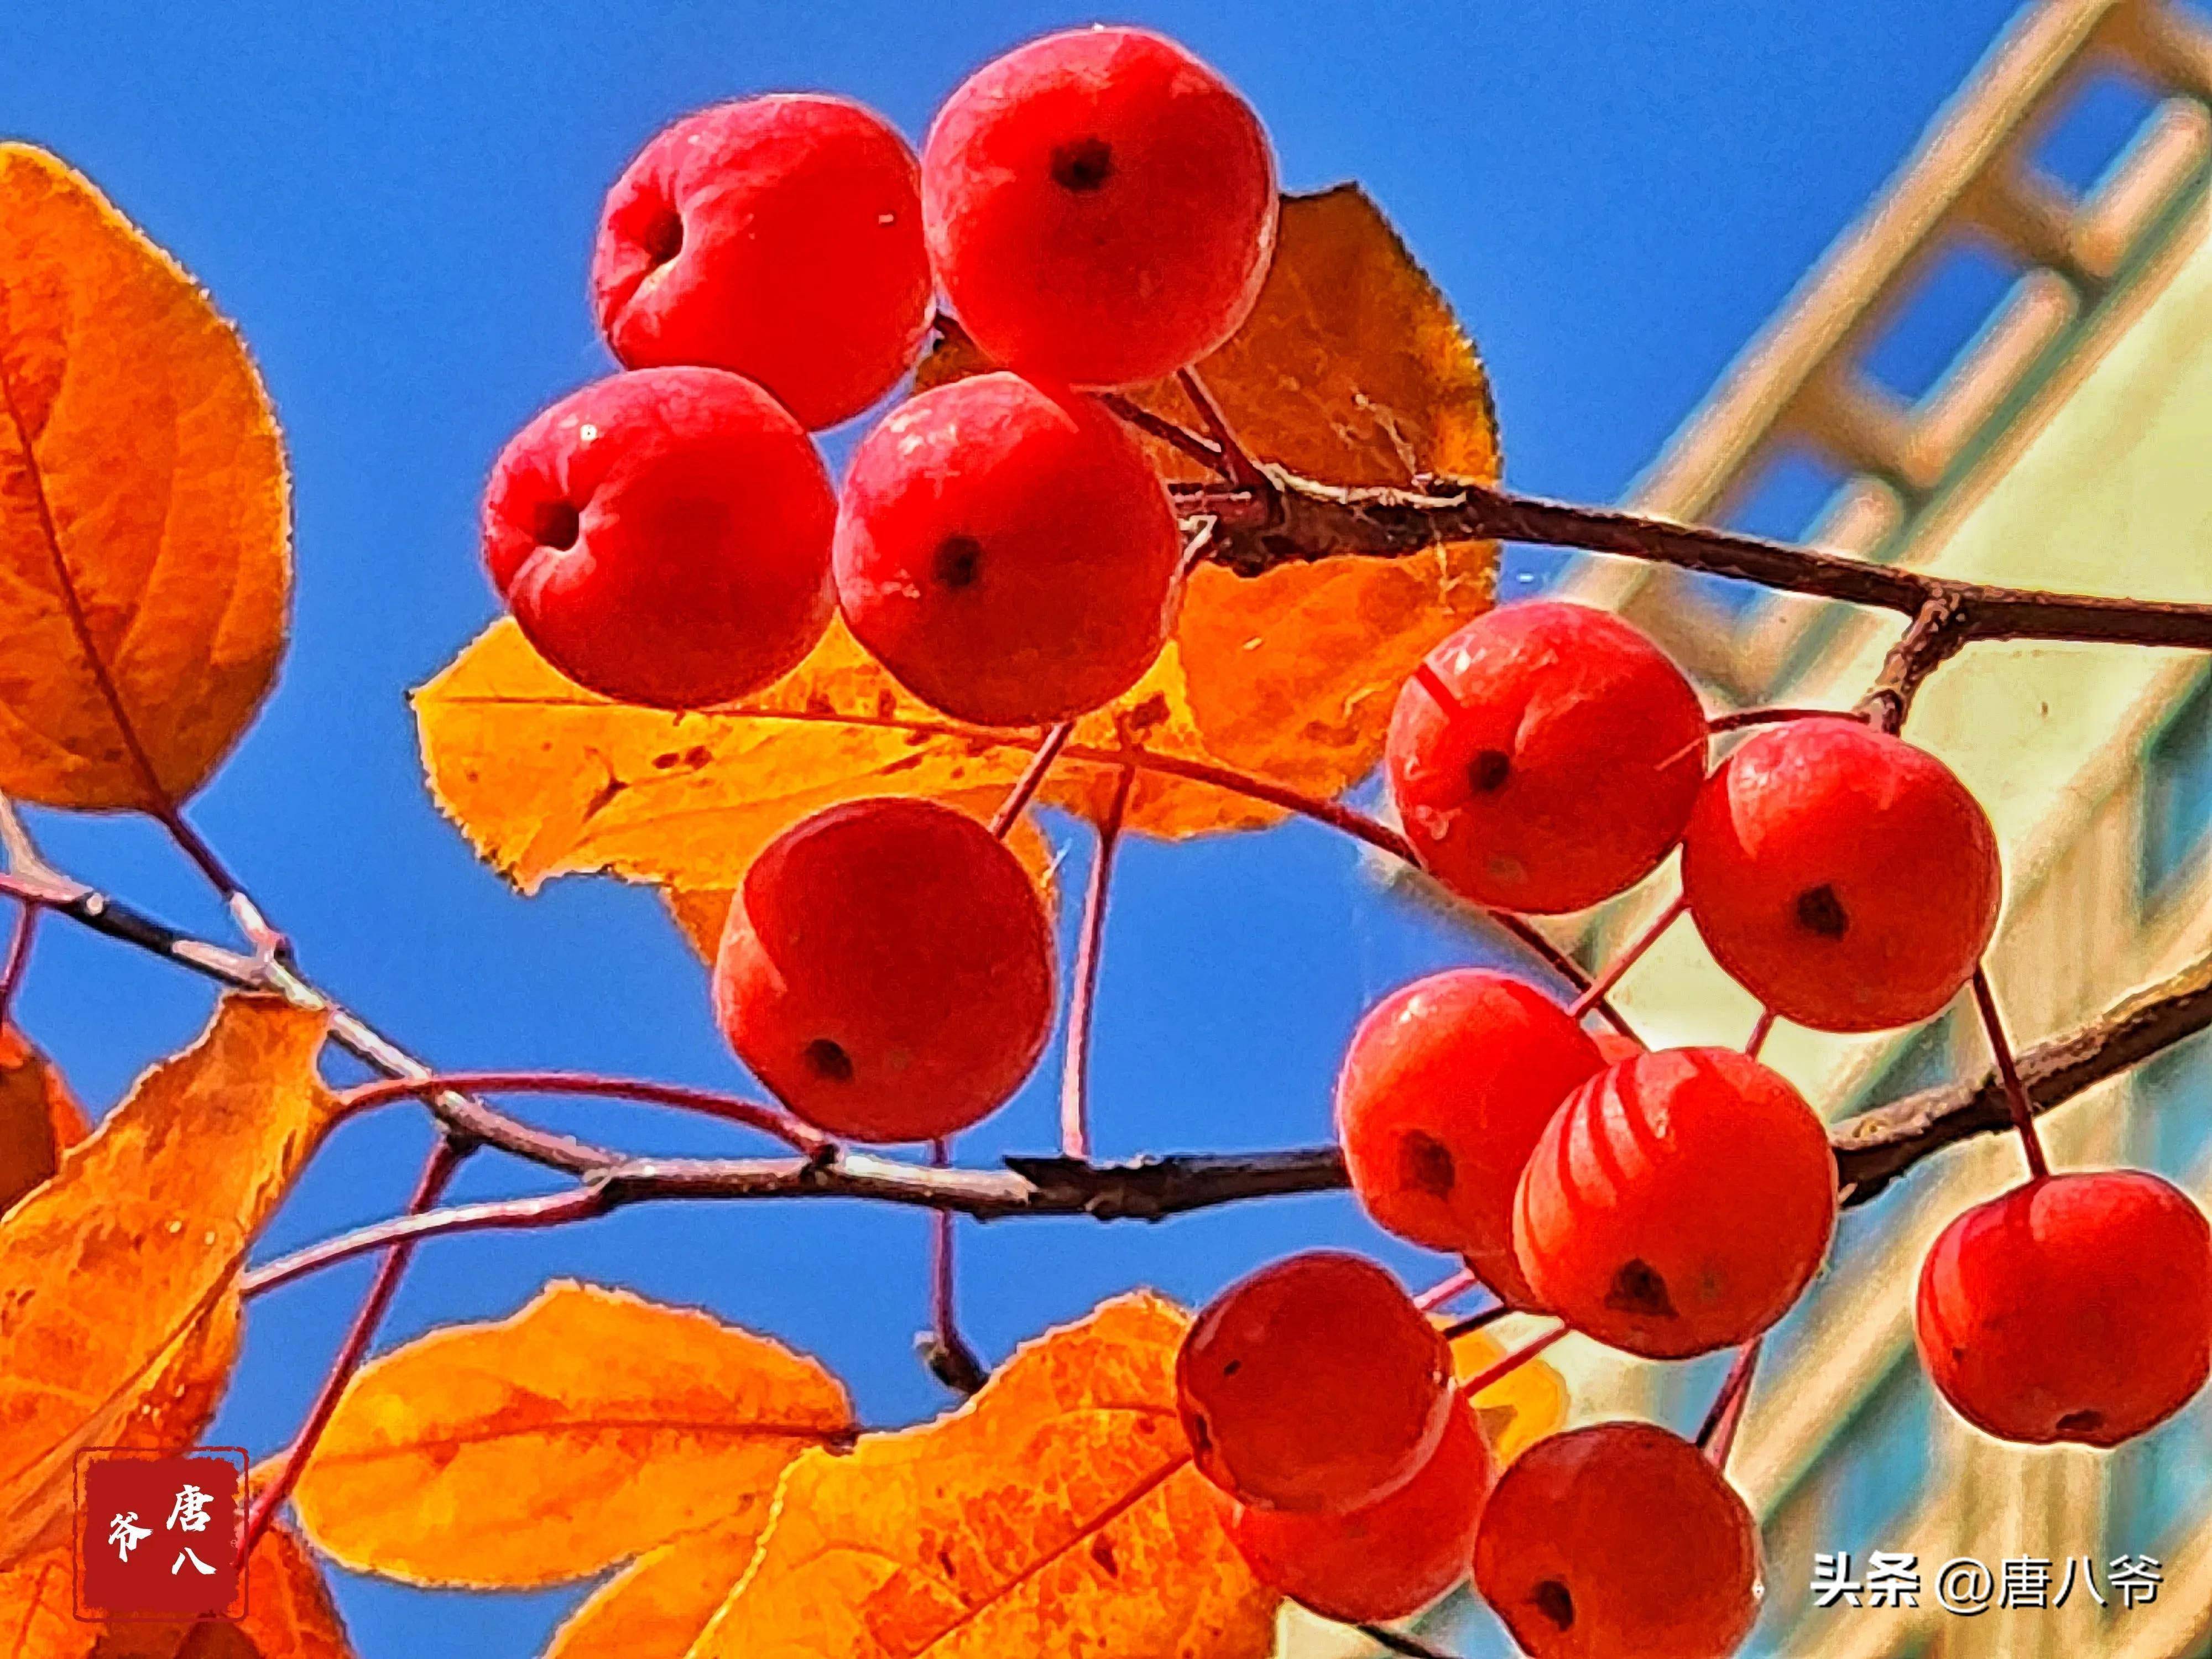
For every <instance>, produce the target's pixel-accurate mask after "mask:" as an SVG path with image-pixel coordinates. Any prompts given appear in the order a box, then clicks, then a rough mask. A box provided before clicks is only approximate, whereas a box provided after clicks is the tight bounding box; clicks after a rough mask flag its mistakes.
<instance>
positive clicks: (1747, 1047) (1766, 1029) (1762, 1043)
mask: <svg viewBox="0 0 2212 1659" xmlns="http://www.w3.org/2000/svg"><path fill="white" fill-rule="evenodd" d="M1773 1030H1774V1010H1773V1009H1771V1008H1762V1009H1760V1010H1759V1023H1758V1024H1755V1025H1753V1027H1752V1028H1751V1038H1750V1041H1748V1042H1746V1043H1745V1044H1744V1045H1743V1052H1744V1057H1745V1058H1746V1059H1747V1060H1757V1059H1758V1058H1759V1050H1760V1049H1762V1048H1765V1047H1766V1039H1767V1038H1768V1036H1771V1034H1772V1032H1773Z"/></svg>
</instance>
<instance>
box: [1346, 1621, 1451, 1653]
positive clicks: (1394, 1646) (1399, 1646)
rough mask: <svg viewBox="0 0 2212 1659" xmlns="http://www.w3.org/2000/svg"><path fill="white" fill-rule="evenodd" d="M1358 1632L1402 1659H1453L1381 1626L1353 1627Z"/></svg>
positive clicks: (1437, 1649) (1436, 1649) (1442, 1651)
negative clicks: (1402, 1657) (1402, 1658)
mask: <svg viewBox="0 0 2212 1659" xmlns="http://www.w3.org/2000/svg"><path fill="white" fill-rule="evenodd" d="M1352 1629H1354V1630H1356V1631H1358V1632H1359V1633H1360V1634H1361V1635H1362V1636H1364V1637H1365V1638H1367V1639H1368V1640H1369V1641H1370V1642H1372V1643H1374V1644H1376V1646H1378V1647H1384V1648H1388V1649H1389V1650H1390V1651H1391V1652H1393V1653H1395V1654H1400V1655H1402V1656H1404V1659H1455V1656H1453V1655H1451V1654H1449V1653H1446V1652H1445V1651H1444V1650H1443V1649H1442V1648H1432V1647H1431V1646H1430V1645H1429V1644H1427V1643H1425V1642H1416V1641H1415V1640H1414V1639H1413V1638H1412V1637H1410V1636H1401V1635H1400V1634H1399V1633H1398V1632H1396V1631H1395V1630H1391V1629H1389V1628H1388V1627H1387V1626H1382V1625H1354V1626H1352Z"/></svg>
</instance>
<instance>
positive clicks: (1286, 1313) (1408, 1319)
mask: <svg viewBox="0 0 2212 1659" xmlns="http://www.w3.org/2000/svg"><path fill="white" fill-rule="evenodd" d="M1452 1387H1453V1385H1452V1365H1451V1353H1450V1350H1449V1348H1448V1347H1447V1346H1446V1345H1445V1342H1444V1340H1443V1336H1442V1335H1441V1334H1439V1333H1438V1331H1437V1328H1436V1327H1435V1326H1434V1325H1432V1324H1431V1323H1430V1322H1429V1321H1428V1320H1427V1318H1426V1317H1425V1316H1423V1315H1422V1313H1421V1312H1420V1310H1419V1309H1417V1308H1415V1307H1414V1306H1413V1298H1412V1297H1409V1296H1407V1294H1406V1292H1405V1291H1404V1290H1403V1289H1402V1288H1401V1286H1400V1285H1399V1284H1398V1281H1397V1280H1396V1279H1393V1278H1391V1277H1390V1275H1389V1273H1385V1272H1384V1271H1383V1269H1382V1268H1381V1267H1377V1266H1376V1265H1375V1263H1373V1262H1371V1261H1367V1260H1365V1259H1364V1258H1363V1257H1360V1256H1356V1255H1348V1254H1346V1252H1344V1251H1341V1250H1307V1251H1304V1252H1303V1253H1301V1254H1300V1255H1291V1256H1285V1257H1284V1258H1283V1259H1282V1260H1281V1261H1275V1262H1271V1263H1269V1264H1268V1265H1267V1267H1261V1269H1259V1271H1257V1272H1256V1273H1250V1274H1248V1275H1247V1276H1246V1277H1244V1278H1243V1279H1239V1280H1237V1283H1236V1284H1234V1285H1231V1286H1230V1287H1229V1288H1228V1289H1227V1290H1225V1291H1223V1292H1222V1293H1221V1294H1220V1295H1219V1296H1218V1297H1214V1299H1213V1300H1212V1302H1211V1303H1209V1304H1207V1305H1206V1308H1205V1310H1203V1311H1202V1312H1200V1315H1199V1316H1198V1318H1197V1320H1196V1322H1194V1323H1193V1325H1192V1326H1191V1328H1190V1330H1189V1332H1188V1334H1187V1335H1186V1336H1185V1337H1184V1338H1183V1345H1182V1352H1180V1353H1179V1354H1178V1355H1177V1356H1176V1399H1177V1401H1178V1403H1179V1404H1180V1406H1181V1408H1182V1424H1183V1429H1184V1431H1185V1432H1186V1433H1188V1435H1189V1437H1190V1447H1191V1455H1192V1457H1193V1459H1194V1461H1195V1462H1196V1463H1197V1465H1198V1467H1199V1468H1200V1470H1201V1471H1202V1472H1203V1473H1204V1474H1206V1478H1207V1479H1208V1480H1212V1482H1213V1483H1214V1484H1215V1485H1216V1486H1219V1487H1220V1488H1221V1489H1222V1490H1223V1491H1224V1492H1227V1493H1228V1494H1229V1495H1230V1496H1231V1497H1232V1498H1236V1499H1237V1500H1238V1501H1239V1502H1240V1503H1245V1504H1253V1505H1255V1507H1259V1508H1265V1509H1276V1510H1307V1511H1310V1510H1336V1511H1341V1510H1352V1509H1358V1508H1361V1507H1363V1506H1364V1505H1366V1504H1371V1503H1374V1502H1375V1501H1376V1499H1378V1498H1382V1497H1383V1496H1384V1495H1385V1494H1387V1493H1389V1492H1395V1491H1396V1490H1397V1489H1398V1488H1399V1487H1400V1486H1403V1485H1405V1483H1406V1482H1407V1480H1411V1479H1412V1478H1413V1474H1414V1473H1415V1472H1416V1471H1417V1470H1419V1468H1421V1466H1422V1465H1423V1464H1424V1463H1425V1462H1427V1461H1428V1458H1429V1456H1430V1455H1431V1453H1432V1452H1433V1451H1435V1449H1436V1447H1437V1441H1438V1440H1439V1439H1441V1438H1442V1437H1443V1431H1444V1424H1445V1421H1446V1419H1447V1418H1448V1416H1449V1410H1450V1407H1451V1402H1452V1401H1453V1399H1454V1398H1455V1395H1454V1394H1453V1391H1452Z"/></svg>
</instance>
